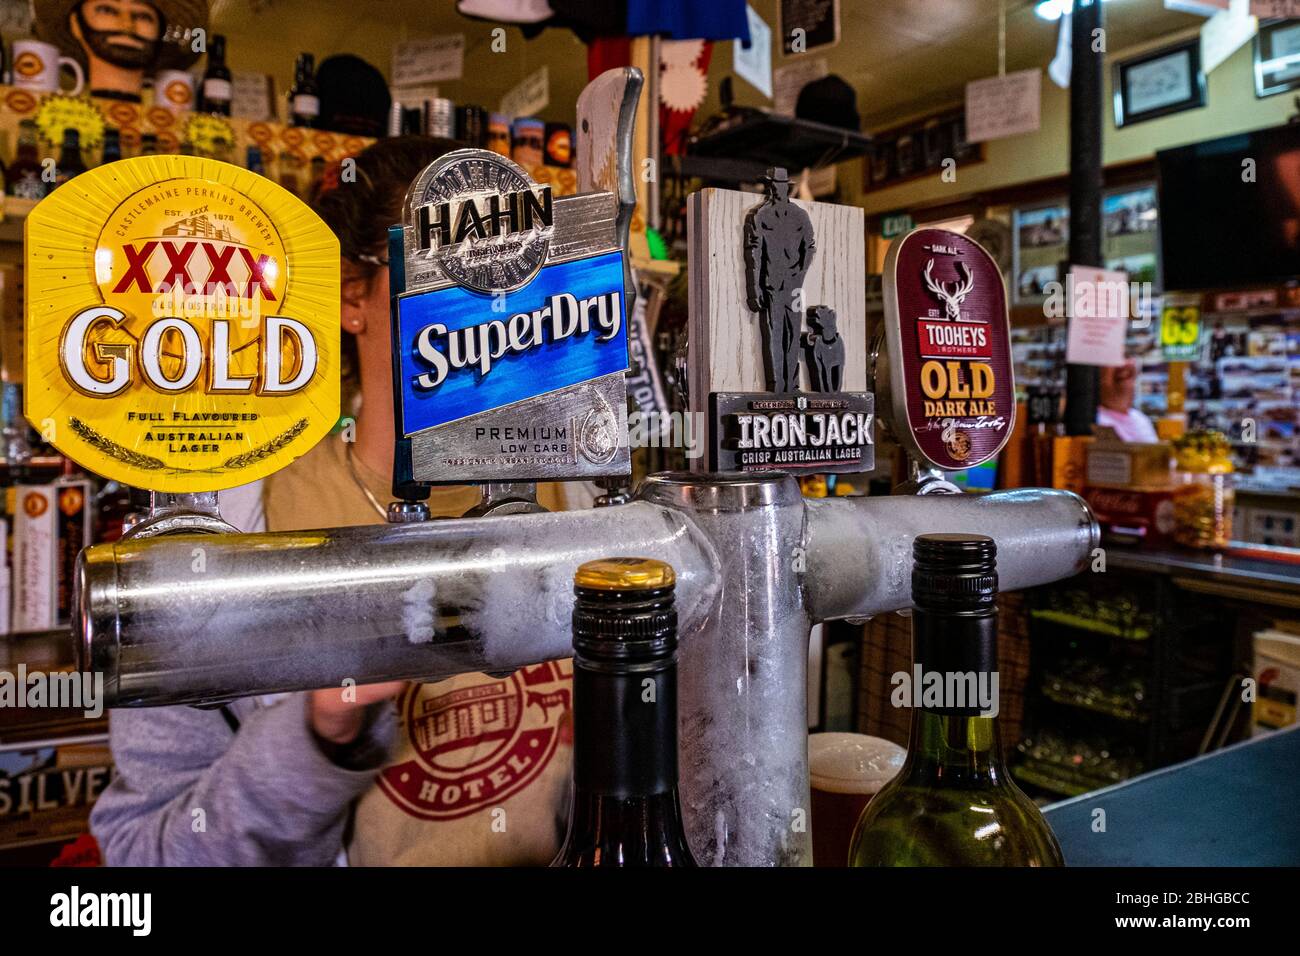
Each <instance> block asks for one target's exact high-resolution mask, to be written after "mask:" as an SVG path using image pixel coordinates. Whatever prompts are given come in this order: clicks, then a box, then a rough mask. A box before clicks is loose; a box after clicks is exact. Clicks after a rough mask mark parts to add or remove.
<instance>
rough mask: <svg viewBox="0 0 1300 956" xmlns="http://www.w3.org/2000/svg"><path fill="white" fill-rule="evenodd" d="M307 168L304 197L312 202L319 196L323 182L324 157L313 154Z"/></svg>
mask: <svg viewBox="0 0 1300 956" xmlns="http://www.w3.org/2000/svg"><path fill="white" fill-rule="evenodd" d="M308 170H309V172H308V174H307V196H306V199H307V201H308V202H309V203H314V202H315V201H316V200H317V199H319V198H320V190H321V186H323V185H324V184H325V157H324V156H313V157H312V158H311V163H310V164H309V166H308Z"/></svg>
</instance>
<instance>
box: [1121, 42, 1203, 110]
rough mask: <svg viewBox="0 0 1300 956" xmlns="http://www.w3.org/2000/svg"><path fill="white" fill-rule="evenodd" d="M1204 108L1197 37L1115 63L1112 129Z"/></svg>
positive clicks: (1199, 43) (1199, 50) (1199, 48)
mask: <svg viewBox="0 0 1300 956" xmlns="http://www.w3.org/2000/svg"><path fill="white" fill-rule="evenodd" d="M1204 105H1205V74H1204V73H1202V72H1201V42H1200V39H1199V38H1194V39H1192V40H1189V41H1187V42H1185V43H1180V44H1178V45H1176V46H1170V47H1164V48H1163V49H1160V50H1155V51H1154V52H1151V53H1144V54H1142V55H1141V56H1138V57H1134V58H1133V59H1131V60H1125V61H1123V62H1122V63H1117V64H1115V125H1116V126H1128V125H1129V124H1131V123H1140V122H1142V121H1143V120H1149V119H1155V118H1157V117H1159V116H1168V115H1170V114H1171V113H1181V112H1182V111H1183V110H1190V109H1195V108H1196V107H1198V106H1204Z"/></svg>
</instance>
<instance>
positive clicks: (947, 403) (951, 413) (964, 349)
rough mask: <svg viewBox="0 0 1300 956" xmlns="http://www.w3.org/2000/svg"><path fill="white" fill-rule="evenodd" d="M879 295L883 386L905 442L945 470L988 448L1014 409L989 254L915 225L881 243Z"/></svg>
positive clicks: (1006, 330)
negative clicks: (884, 247)
mask: <svg viewBox="0 0 1300 956" xmlns="http://www.w3.org/2000/svg"><path fill="white" fill-rule="evenodd" d="M884 299H885V335H886V337H887V339H888V345H889V354H888V363H889V377H888V385H887V387H888V390H889V393H890V394H889V398H890V401H891V402H892V403H893V407H894V421H895V422H896V423H897V425H898V430H899V431H900V434H899V436H898V437H899V439H900V440H901V441H902V443H903V445H904V446H905V447H906V448H907V449H908V451H909V452H910V453H911V454H912V455H914V456H915V457H917V458H919V459H921V460H922V461H924V462H926V463H927V464H929V465H932V466H934V467H937V468H942V469H945V470H947V471H959V470H961V469H965V468H973V467H974V466H976V465H979V464H982V463H983V462H986V461H988V460H989V459H990V458H993V457H994V456H995V455H997V454H998V452H1000V451H1001V450H1002V447H1003V446H1004V445H1005V444H1006V443H1007V439H1008V438H1009V437H1010V436H1011V429H1012V426H1013V425H1014V424H1015V415H1016V403H1015V380H1014V378H1013V375H1012V362H1011V333H1010V326H1009V325H1008V319H1007V297H1006V289H1005V287H1004V285H1003V282H1002V273H1001V271H1000V270H999V269H998V266H997V263H996V262H994V260H993V258H992V257H991V256H990V255H989V254H988V253H987V252H986V251H985V250H984V248H983V247H982V246H980V245H979V243H977V242H975V241H974V240H972V239H968V238H967V237H966V236H963V235H961V234H960V233H955V232H950V231H948V230H946V229H917V230H914V231H913V232H910V233H908V234H907V235H906V236H903V237H902V238H900V239H896V240H894V243H893V245H891V246H890V248H889V255H888V256H887V257H886V259H885V278H884Z"/></svg>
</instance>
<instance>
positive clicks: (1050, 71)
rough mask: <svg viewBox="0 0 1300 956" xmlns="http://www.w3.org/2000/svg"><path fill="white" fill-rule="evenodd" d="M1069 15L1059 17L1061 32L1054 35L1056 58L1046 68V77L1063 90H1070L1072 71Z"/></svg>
mask: <svg viewBox="0 0 1300 956" xmlns="http://www.w3.org/2000/svg"><path fill="white" fill-rule="evenodd" d="M1070 19H1071V17H1070V14H1068V13H1067V14H1064V15H1063V16H1062V17H1061V30H1060V32H1059V33H1057V34H1056V56H1055V57H1054V58H1053V59H1052V62H1051V63H1049V64H1048V66H1047V75H1048V76H1050V77H1051V78H1052V82H1053V83H1055V84H1056V85H1057V86H1059V87H1060V88H1061V89H1063V90H1068V89H1069V88H1070V71H1071V70H1073V69H1074V55H1073V54H1072V53H1071V52H1070Z"/></svg>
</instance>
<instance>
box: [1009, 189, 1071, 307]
mask: <svg viewBox="0 0 1300 956" xmlns="http://www.w3.org/2000/svg"><path fill="white" fill-rule="evenodd" d="M1069 245H1070V203H1069V200H1068V199H1067V198H1065V197H1061V198H1060V199H1058V200H1055V201H1052V202H1048V203H1038V204H1035V205H1031V206H1025V207H1021V208H1017V209H1014V210H1012V213H1011V250H1012V253H1011V258H1012V262H1011V280H1012V281H1011V298H1012V301H1013V302H1014V303H1015V304H1016V305H1032V304H1038V303H1041V302H1043V301H1045V299H1046V298H1047V295H1048V291H1049V289H1050V287H1051V283H1059V282H1064V281H1065V268H1064V267H1065V264H1066V263H1067V262H1068V261H1069V256H1070V249H1069Z"/></svg>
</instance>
